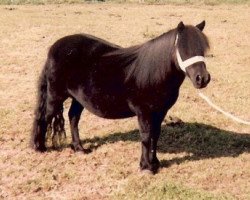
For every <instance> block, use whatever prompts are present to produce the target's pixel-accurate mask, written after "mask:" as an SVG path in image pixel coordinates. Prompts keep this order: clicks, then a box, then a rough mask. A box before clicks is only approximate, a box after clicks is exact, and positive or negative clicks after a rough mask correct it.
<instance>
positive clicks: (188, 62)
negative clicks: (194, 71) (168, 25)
mask: <svg viewBox="0 0 250 200" xmlns="http://www.w3.org/2000/svg"><path fill="white" fill-rule="evenodd" d="M177 41H178V35H176V39H175V46H177ZM176 57H177V62H178V65H179V66H180V68H181V70H182V71H184V72H185V73H186V68H187V67H188V66H190V65H193V64H194V63H197V62H205V58H204V57H203V56H194V57H191V58H189V59H187V60H184V61H183V60H182V59H181V55H180V52H179V50H178V48H176Z"/></svg>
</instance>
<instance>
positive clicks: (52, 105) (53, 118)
mask: <svg viewBox="0 0 250 200" xmlns="http://www.w3.org/2000/svg"><path fill="white" fill-rule="evenodd" d="M63 102H64V99H61V98H60V100H59V98H56V99H55V98H53V97H52V95H50V96H49V98H48V100H47V110H46V121H47V140H50V139H51V140H52V146H53V147H54V148H56V147H59V146H60V145H61V144H62V143H63V141H64V139H65V138H66V133H65V129H64V118H63Z"/></svg>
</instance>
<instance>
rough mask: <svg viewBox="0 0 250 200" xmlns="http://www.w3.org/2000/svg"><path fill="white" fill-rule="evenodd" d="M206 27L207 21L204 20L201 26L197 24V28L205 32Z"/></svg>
mask: <svg viewBox="0 0 250 200" xmlns="http://www.w3.org/2000/svg"><path fill="white" fill-rule="evenodd" d="M205 25H206V22H205V20H203V21H202V22H201V23H200V24H197V25H196V27H197V28H198V29H200V30H201V31H203V29H204V27H205Z"/></svg>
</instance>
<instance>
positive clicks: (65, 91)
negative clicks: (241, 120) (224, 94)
mask: <svg viewBox="0 0 250 200" xmlns="http://www.w3.org/2000/svg"><path fill="white" fill-rule="evenodd" d="M204 27H205V21H203V22H201V23H200V24H198V25H196V26H190V25H188V26H185V25H184V24H183V23H182V22H180V23H179V24H178V27H177V28H175V29H173V30H170V31H168V32H166V33H164V34H162V35H161V36H159V37H157V38H155V39H153V40H150V41H148V42H146V43H144V44H142V45H138V46H133V47H129V48H122V47H120V46H117V45H114V44H111V43H108V42H107V41H104V40H101V39H99V38H96V37H93V36H90V35H86V34H78V35H71V36H66V37H64V38H61V39H59V40H58V41H57V42H55V43H54V44H53V45H52V47H51V48H50V50H49V53H48V58H47V61H46V64H45V66H44V69H43V71H42V74H41V76H40V82H39V88H38V91H39V94H38V103H37V108H36V112H35V120H34V125H33V132H32V146H33V147H34V148H35V150H37V151H40V152H44V151H46V145H45V142H46V134H48V133H49V131H51V129H52V130H53V134H52V140H53V138H54V142H56V140H57V139H55V138H59V137H62V136H64V135H65V131H64V118H63V102H64V101H65V100H66V99H67V98H69V97H70V98H72V104H71V107H70V109H69V113H68V116H69V121H70V128H71V134H72V148H73V149H74V150H75V151H83V152H85V151H86V149H84V148H83V147H82V145H81V143H80V138H79V132H78V122H79V119H80V116H81V113H82V111H83V109H84V108H86V109H87V110H89V111H90V112H92V113H94V114H95V115H97V116H100V117H104V118H109V119H119V118H127V117H132V116H135V115H136V116H137V117H138V122H139V127H140V135H141V145H142V154H141V160H140V168H141V169H148V170H150V171H152V172H153V173H154V172H156V171H157V169H158V168H159V164H160V163H159V160H158V159H157V157H156V147H157V141H158V138H159V136H160V132H161V123H162V121H163V119H164V117H165V115H166V113H167V111H168V110H169V109H170V108H171V107H172V106H173V105H174V104H175V102H176V100H177V98H178V95H179V88H180V86H181V84H182V82H183V80H184V78H185V76H186V75H187V76H188V77H189V78H190V79H191V81H192V83H193V85H194V86H195V87H196V88H203V87H205V86H206V85H207V84H208V83H209V81H210V75H209V73H208V72H207V70H206V65H205V63H204V61H203V60H202V59H198V60H197V59H195V58H197V57H198V58H204V57H203V56H204V54H205V52H206V50H207V49H208V48H209V43H208V39H207V37H206V36H205V35H204V34H203V33H202V30H203V28H204ZM193 58H194V59H193ZM190 59H191V62H188V63H189V64H187V63H186V64H187V65H188V66H185V68H184V69H183V67H181V65H182V64H183V63H185V61H187V60H189V61H190ZM182 60H184V62H183V63H182Z"/></svg>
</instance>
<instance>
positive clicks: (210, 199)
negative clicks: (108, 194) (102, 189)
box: [112, 176, 232, 200]
mask: <svg viewBox="0 0 250 200" xmlns="http://www.w3.org/2000/svg"><path fill="white" fill-rule="evenodd" d="M136 179H137V180H130V181H129V183H128V184H127V185H126V187H125V188H124V190H123V191H120V192H118V193H115V194H114V196H112V198H113V199H120V200H122V199H124V200H133V199H134V200H137V199H140V200H177V199H178V200H225V199H232V198H231V197H229V196H224V195H216V196H215V195H213V194H211V193H209V192H206V191H203V190H194V189H191V188H187V187H184V186H182V185H180V184H175V183H172V182H169V181H167V180H165V181H164V180H160V181H155V180H154V181H152V179H154V178H153V177H145V176H143V177H140V178H136ZM145 179H146V180H145ZM156 179H157V178H156ZM158 179H159V177H158Z"/></svg>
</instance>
